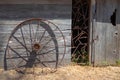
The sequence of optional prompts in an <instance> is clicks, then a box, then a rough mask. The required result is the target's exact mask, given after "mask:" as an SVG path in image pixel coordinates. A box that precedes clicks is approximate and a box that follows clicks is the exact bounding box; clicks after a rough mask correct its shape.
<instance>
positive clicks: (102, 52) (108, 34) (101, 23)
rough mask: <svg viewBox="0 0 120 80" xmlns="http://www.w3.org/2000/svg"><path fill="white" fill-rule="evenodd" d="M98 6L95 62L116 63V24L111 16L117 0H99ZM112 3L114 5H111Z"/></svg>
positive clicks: (94, 32)
mask: <svg viewBox="0 0 120 80" xmlns="http://www.w3.org/2000/svg"><path fill="white" fill-rule="evenodd" d="M96 4H97V6H96V8H97V9H96V10H97V11H96V26H94V28H93V30H94V31H93V41H94V52H95V64H99V65H100V64H101V65H102V64H104V62H107V63H110V64H114V63H115V61H116V54H117V53H116V49H117V45H116V39H115V36H114V33H115V31H116V29H115V26H113V25H112V23H111V20H110V17H111V15H112V14H113V12H114V10H115V7H116V2H115V1H113V0H98V1H97V3H96ZM110 4H112V5H110Z"/></svg>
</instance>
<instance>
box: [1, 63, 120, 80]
mask: <svg viewBox="0 0 120 80" xmlns="http://www.w3.org/2000/svg"><path fill="white" fill-rule="evenodd" d="M34 70H35V71H34V72H35V74H36V75H32V74H25V75H20V74H18V73H16V72H15V71H7V72H6V71H3V70H0V73H1V74H0V80H120V67H112V66H108V67H90V66H78V65H71V66H66V67H60V68H58V70H57V71H56V72H54V73H51V72H49V70H48V69H47V71H46V72H44V73H41V71H42V70H41V69H40V68H35V69H34ZM40 73H41V74H40ZM37 74H39V75H37Z"/></svg>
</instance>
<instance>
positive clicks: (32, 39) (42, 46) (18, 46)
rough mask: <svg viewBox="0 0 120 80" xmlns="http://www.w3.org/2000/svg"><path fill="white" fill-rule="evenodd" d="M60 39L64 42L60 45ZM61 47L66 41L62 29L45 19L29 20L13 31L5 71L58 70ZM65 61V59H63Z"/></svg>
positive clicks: (5, 57)
mask: <svg viewBox="0 0 120 80" xmlns="http://www.w3.org/2000/svg"><path fill="white" fill-rule="evenodd" d="M59 38H62V40H63V42H62V44H63V45H61V43H60V44H59V40H60V39H59ZM60 46H63V47H64V50H63V57H64V54H65V50H66V49H65V39H64V36H63V34H62V32H61V31H60V29H59V28H58V27H57V26H56V25H54V24H53V23H51V22H49V21H46V20H43V19H29V20H26V21H24V22H22V23H20V24H19V25H18V26H16V28H15V29H14V30H13V31H12V33H11V35H10V37H9V39H8V43H7V47H6V50H5V55H4V69H5V70H9V69H15V70H17V71H20V70H21V69H26V68H33V67H34V66H36V67H42V68H43V67H49V68H54V69H56V68H57V66H58V62H59V60H60V61H61V59H59V51H60ZM62 59H63V58H62Z"/></svg>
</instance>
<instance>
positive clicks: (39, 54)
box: [38, 49, 55, 55]
mask: <svg viewBox="0 0 120 80" xmlns="http://www.w3.org/2000/svg"><path fill="white" fill-rule="evenodd" d="M54 50H55V49H52V50H49V51H47V52H44V53H39V54H38V55H44V54H48V53H49V52H52V51H54Z"/></svg>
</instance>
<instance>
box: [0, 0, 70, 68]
mask: <svg viewBox="0 0 120 80" xmlns="http://www.w3.org/2000/svg"><path fill="white" fill-rule="evenodd" d="M5 1H7V0H5ZM42 1H44V0H42ZM65 1H66V0H65ZM3 2H4V1H3ZM71 7H72V6H71V4H0V66H1V67H2V66H3V63H4V62H3V59H4V53H5V52H4V51H5V47H6V43H7V40H8V37H9V36H10V33H11V31H12V30H13V29H14V28H15V27H16V25H18V24H19V23H20V22H22V21H24V20H26V19H29V18H44V19H47V20H49V21H51V22H53V23H54V24H56V25H57V26H58V27H59V28H60V30H61V31H62V32H63V34H64V36H65V39H66V43H67V46H66V48H67V50H66V55H65V59H64V62H65V63H69V62H70V61H71V9H72V8H71ZM61 51H62V49H61ZM60 56H62V54H61V55H60Z"/></svg>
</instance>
